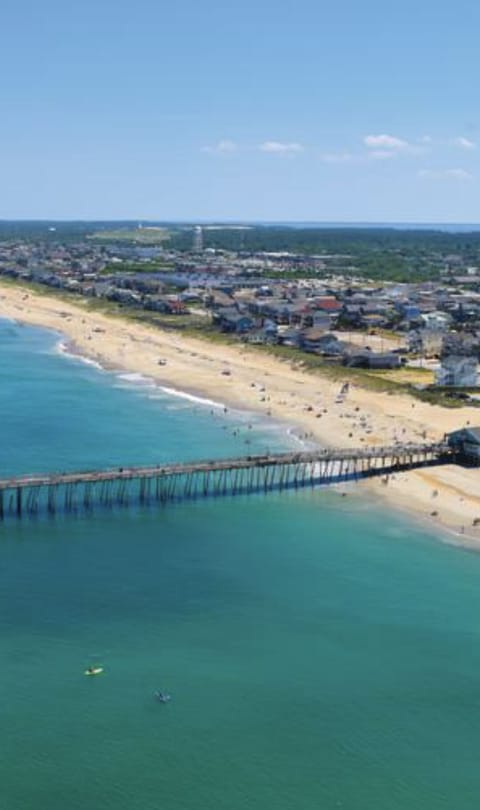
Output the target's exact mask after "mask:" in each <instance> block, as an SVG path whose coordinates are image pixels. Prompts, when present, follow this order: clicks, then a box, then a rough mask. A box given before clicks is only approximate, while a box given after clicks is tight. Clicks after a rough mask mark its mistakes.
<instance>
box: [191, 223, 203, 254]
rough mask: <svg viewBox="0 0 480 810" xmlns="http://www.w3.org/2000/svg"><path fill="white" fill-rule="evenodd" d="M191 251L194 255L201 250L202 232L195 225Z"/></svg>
mask: <svg viewBox="0 0 480 810" xmlns="http://www.w3.org/2000/svg"><path fill="white" fill-rule="evenodd" d="M193 250H194V252H195V253H200V251H202V250H203V231H202V228H201V226H200V225H195V228H194V230H193Z"/></svg>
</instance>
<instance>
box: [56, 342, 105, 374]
mask: <svg viewBox="0 0 480 810" xmlns="http://www.w3.org/2000/svg"><path fill="white" fill-rule="evenodd" d="M54 351H55V354H61V355H62V357H68V359H69V360H76V361H77V363H83V364H84V365H86V366H93V367H94V368H96V369H97V370H98V371H104V368H103V366H102V365H101V364H100V363H98V362H97V360H92V358H91V357H86V356H85V355H84V354H77V353H76V352H72V351H70V348H69V346H68V343H65V342H64V341H63V340H59V341H58V342H57V343H56V344H55V347H54Z"/></svg>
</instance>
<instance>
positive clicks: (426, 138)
mask: <svg viewBox="0 0 480 810" xmlns="http://www.w3.org/2000/svg"><path fill="white" fill-rule="evenodd" d="M418 142H419V143H424V144H429V143H433V138H432V136H431V135H422V137H421V138H419V139H418Z"/></svg>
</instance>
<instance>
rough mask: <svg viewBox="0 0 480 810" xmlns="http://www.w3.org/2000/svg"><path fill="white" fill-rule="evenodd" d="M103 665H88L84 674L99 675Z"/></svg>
mask: <svg viewBox="0 0 480 810" xmlns="http://www.w3.org/2000/svg"><path fill="white" fill-rule="evenodd" d="M102 672H103V667H89V668H88V669H86V670H85V675H101V673H102Z"/></svg>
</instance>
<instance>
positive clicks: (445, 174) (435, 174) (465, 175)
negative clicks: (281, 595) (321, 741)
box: [418, 169, 472, 180]
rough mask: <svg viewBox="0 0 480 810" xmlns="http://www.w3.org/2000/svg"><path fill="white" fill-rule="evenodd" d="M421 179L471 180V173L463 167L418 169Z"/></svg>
mask: <svg viewBox="0 0 480 810" xmlns="http://www.w3.org/2000/svg"><path fill="white" fill-rule="evenodd" d="M418 176H419V177H420V178H422V180H471V179H472V175H471V174H470V172H467V171H465V169H438V170H435V169H420V171H419V172H418Z"/></svg>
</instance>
